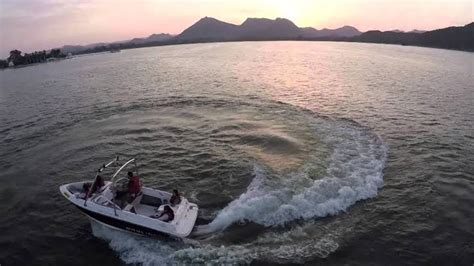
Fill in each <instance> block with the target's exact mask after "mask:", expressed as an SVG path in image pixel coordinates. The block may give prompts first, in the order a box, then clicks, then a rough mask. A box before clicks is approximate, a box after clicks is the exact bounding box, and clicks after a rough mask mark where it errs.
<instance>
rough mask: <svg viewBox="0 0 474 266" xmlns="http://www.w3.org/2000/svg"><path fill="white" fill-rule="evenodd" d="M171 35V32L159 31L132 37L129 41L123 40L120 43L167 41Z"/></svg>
mask: <svg viewBox="0 0 474 266" xmlns="http://www.w3.org/2000/svg"><path fill="white" fill-rule="evenodd" d="M173 37H174V36H173V35H171V34H167V33H160V34H152V35H150V36H148V37H146V38H134V39H131V40H130V41H125V42H121V43H123V44H126V43H130V44H131V43H134V44H146V43H153V42H163V41H168V40H170V39H171V38H173Z"/></svg>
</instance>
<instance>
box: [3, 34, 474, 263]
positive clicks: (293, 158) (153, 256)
mask: <svg viewBox="0 0 474 266" xmlns="http://www.w3.org/2000/svg"><path fill="white" fill-rule="evenodd" d="M473 62H474V55H473V54H472V53H465V52H455V51H445V50H436V49H427V48H416V47H402V46H388V45H370V44H350V43H329V42H323V43H318V42H258V43H251V42H249V43H225V44H197V45H181V46H169V47H157V48H147V49H136V50H127V51H122V52H121V53H114V54H101V55H94V56H83V57H78V58H74V59H72V60H66V61H61V62H54V63H48V64H43V65H37V66H32V67H27V68H22V69H14V70H6V71H2V72H0V79H1V89H0V134H1V135H0V136H1V138H0V150H1V153H0V180H1V182H2V186H1V187H0V214H2V215H0V231H1V232H2V234H1V236H0V263H1V264H2V265H3V264H5V265H26V264H31V263H33V264H58V265H62V264H66V263H67V264H73V265H84V264H88V263H92V264H100V265H104V264H105V265H115V264H127V263H131V264H133V263H138V264H146V265H148V264H151V265H153V264H165V263H168V264H188V263H189V264H191V263H196V264H198V263H203V262H211V263H215V264H223V263H224V264H229V263H236V264H246V263H254V264H261V263H269V264H273V263H285V264H286V263H306V264H315V263H328V264H351V265H352V264H361V265H366V264H456V265H471V264H472V262H473V261H474V243H473V239H474V228H473V224H474V219H473V218H472V217H474V215H473V214H474V213H473V210H472V206H473V204H474V196H473V191H474V169H473V161H474V156H473V150H474V145H473V144H474V136H473V125H474V121H473V120H474V107H473V106H474V105H473V103H474V89H473V84H474V82H473V81H474V78H473ZM115 154H120V155H122V157H131V156H136V157H137V158H139V164H140V175H141V176H142V178H143V180H144V181H145V182H146V184H147V185H148V186H152V187H155V188H161V189H172V188H179V189H180V190H181V191H183V193H184V194H185V196H186V197H188V198H189V199H190V200H192V201H194V202H196V203H197V204H198V205H199V206H200V213H199V218H198V223H199V226H198V227H197V230H196V233H195V234H196V236H195V237H194V238H192V239H186V240H184V241H176V240H173V239H167V238H160V239H150V238H144V237H138V236H134V235H130V234H127V233H123V232H118V231H112V230H110V229H107V228H104V227H102V226H101V225H99V224H92V226H91V224H90V223H89V222H88V220H87V219H86V218H85V217H83V216H82V215H81V214H80V213H79V212H78V211H77V210H76V209H75V208H74V207H73V206H71V205H70V204H68V203H67V202H66V201H65V200H64V199H63V198H62V196H61V195H60V193H59V192H58V186H59V185H61V184H64V183H67V182H72V181H76V180H82V179H87V178H92V177H93V175H94V170H95V169H97V167H98V166H100V165H101V164H102V163H103V162H106V161H108V160H109V159H110V158H112V157H113V156H115Z"/></svg>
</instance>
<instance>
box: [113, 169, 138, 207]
mask: <svg viewBox="0 0 474 266" xmlns="http://www.w3.org/2000/svg"><path fill="white" fill-rule="evenodd" d="M127 178H128V183H127V188H126V189H125V190H123V191H117V196H116V197H115V198H116V200H117V201H118V204H119V205H120V207H121V208H123V207H124V206H125V205H126V204H127V203H129V202H132V201H133V200H134V199H135V197H136V196H137V194H138V193H139V192H140V178H139V177H138V176H134V175H133V173H132V172H128V173H127Z"/></svg>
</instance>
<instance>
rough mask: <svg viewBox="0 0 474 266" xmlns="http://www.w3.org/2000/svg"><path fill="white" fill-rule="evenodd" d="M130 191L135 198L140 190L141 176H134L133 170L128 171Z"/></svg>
mask: <svg viewBox="0 0 474 266" xmlns="http://www.w3.org/2000/svg"><path fill="white" fill-rule="evenodd" d="M127 175H128V193H129V194H130V196H131V197H132V199H134V198H135V197H136V196H137V194H138V192H140V178H139V177H138V176H134V175H133V173H132V172H128V174H127Z"/></svg>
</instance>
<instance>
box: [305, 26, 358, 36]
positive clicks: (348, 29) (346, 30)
mask: <svg viewBox="0 0 474 266" xmlns="http://www.w3.org/2000/svg"><path fill="white" fill-rule="evenodd" d="M301 30H302V31H303V32H304V34H303V36H304V37H305V38H323V37H347V38H350V37H354V36H358V35H360V34H361V32H360V31H359V30H358V29H356V28H354V27H352V26H344V27H342V28H337V29H322V30H317V29H314V28H311V27H308V28H301Z"/></svg>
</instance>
